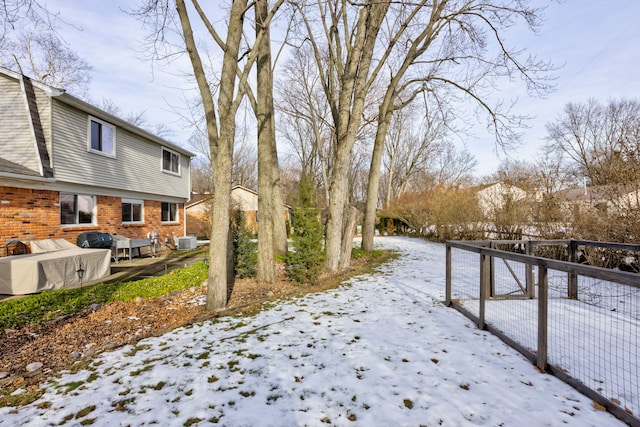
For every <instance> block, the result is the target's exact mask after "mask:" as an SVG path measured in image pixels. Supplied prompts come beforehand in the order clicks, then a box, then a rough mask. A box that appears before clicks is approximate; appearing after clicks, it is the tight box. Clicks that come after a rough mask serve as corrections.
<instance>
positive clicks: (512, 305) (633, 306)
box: [451, 241, 640, 425]
mask: <svg viewBox="0 0 640 427" xmlns="http://www.w3.org/2000/svg"><path fill="white" fill-rule="evenodd" d="M550 242H551V241H544V242H536V244H535V245H534V246H533V251H531V250H530V249H531V248H530V247H525V252H527V253H528V255H527V254H522V251H521V250H520V248H519V247H518V246H517V245H513V244H512V242H484V243H483V244H482V245H480V244H476V245H473V246H472V245H469V249H468V251H465V250H464V249H463V248H462V247H461V246H462V245H464V243H462V244H460V243H458V244H457V246H458V248H452V257H451V277H452V281H451V282H452V298H451V299H452V300H455V301H456V302H457V303H458V306H461V307H462V308H464V309H465V310H466V312H467V315H473V316H476V317H477V318H478V319H477V320H478V321H479V322H480V324H484V325H486V326H487V327H489V329H490V330H493V331H495V332H496V334H498V335H499V336H501V337H503V339H505V340H506V341H507V342H508V343H509V344H510V345H512V346H514V347H516V348H518V349H519V351H521V352H523V353H524V354H525V355H526V356H527V357H530V358H531V359H532V361H533V360H537V361H536V362H535V363H536V364H538V363H541V364H542V365H539V366H541V367H542V366H551V368H552V369H551V371H552V372H554V373H557V374H558V376H560V377H561V378H564V379H565V380H566V381H568V382H569V383H571V384H573V385H574V386H576V387H577V388H578V389H579V390H581V391H583V392H585V393H587V394H588V395H589V396H590V397H592V398H593V399H594V400H595V401H597V402H599V403H600V404H603V405H604V406H606V407H607V408H608V409H609V410H610V411H611V412H612V413H614V414H615V415H616V416H617V417H619V418H621V419H623V420H625V421H626V422H630V423H631V424H632V425H636V423H638V425H640V363H639V362H640V360H639V358H638V355H639V354H640V286H639V284H640V278H638V280H636V278H635V276H628V275H627V274H630V273H631V270H629V269H625V268H622V267H621V266H620V260H624V262H625V263H626V265H630V266H632V267H633V266H636V265H637V264H638V261H637V259H638V256H637V254H638V253H640V250H638V249H637V248H638V245H623V244H616V243H602V244H601V243H600V242H585V241H558V243H557V244H556V243H555V241H553V242H551V243H550ZM581 244H584V245H586V246H587V249H588V250H589V256H590V258H591V260H590V263H593V264H595V263H596V262H595V260H596V259H599V261H600V264H601V265H605V264H606V265H607V266H609V267H614V266H615V265H617V267H615V270H618V271H620V270H622V271H628V272H630V273H620V272H617V273H616V272H612V271H611V270H604V269H602V268H594V267H591V266H585V265H580V266H578V265H577V264H579V263H581V260H580V259H579V257H580V256H583V255H584V253H585V252H582V253H581V252H580V250H581V249H583V248H582V247H581V246H580V245H581ZM596 245H600V246H598V247H596V249H597V250H596V249H593V248H592V247H593V246H596ZM607 245H608V246H607ZM452 246H453V244H452ZM627 247H631V250H627ZM480 248H482V249H480ZM576 248H578V249H576ZM603 248H604V249H606V248H608V249H610V251H609V252H605V251H604V250H603ZM502 251H504V252H502ZM624 251H626V252H624ZM478 252H480V253H481V254H482V257H483V258H484V259H487V260H489V261H488V262H487V263H486V264H484V266H485V267H484V268H483V269H482V271H484V272H485V273H486V272H487V271H488V272H489V273H488V274H486V275H484V276H483V278H481V277H480V276H481V268H480V259H481V255H480V253H478ZM499 252H501V253H499ZM632 252H633V253H632ZM605 253H606V254H607V255H606V256H603V255H602V254H605ZM612 253H613V254H612ZM532 254H533V255H534V256H530V255H532ZM543 255H544V256H543ZM540 258H547V259H548V260H551V259H554V260H556V261H553V262H552V261H544V260H541V259H540ZM612 260H613V261H612ZM567 261H568V262H567ZM487 266H489V267H487ZM534 266H535V267H534ZM538 272H540V277H536V276H537V274H536V273H538ZM631 274H632V273H631ZM543 278H546V283H547V287H546V289H547V292H546V293H542V292H539V289H540V283H538V281H539V280H543ZM481 279H482V283H485V285H484V286H485V287H483V293H482V295H483V296H484V295H486V297H483V298H485V300H484V302H483V301H482V300H481V299H480V295H481V293H480V287H481ZM485 290H486V291H485ZM545 294H546V299H544V300H540V296H544V295H545ZM539 310H540V313H544V312H545V311H546V312H547V317H546V320H547V322H544V319H539V317H538V315H539ZM540 321H541V322H540ZM538 328H540V330H538ZM538 345H540V348H538ZM545 349H546V351H545ZM545 363H546V365H545Z"/></svg>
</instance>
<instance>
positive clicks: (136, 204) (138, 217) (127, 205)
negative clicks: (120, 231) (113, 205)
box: [122, 199, 144, 224]
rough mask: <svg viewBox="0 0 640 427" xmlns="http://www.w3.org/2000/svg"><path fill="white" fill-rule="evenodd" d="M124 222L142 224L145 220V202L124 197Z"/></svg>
mask: <svg viewBox="0 0 640 427" xmlns="http://www.w3.org/2000/svg"><path fill="white" fill-rule="evenodd" d="M122 222H124V223H129V224H142V223H143V222H144V202H143V201H142V200H129V199H122Z"/></svg>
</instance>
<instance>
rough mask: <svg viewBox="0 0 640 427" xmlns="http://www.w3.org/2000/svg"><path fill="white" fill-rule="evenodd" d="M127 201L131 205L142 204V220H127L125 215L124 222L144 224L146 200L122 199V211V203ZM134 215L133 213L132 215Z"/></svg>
mask: <svg viewBox="0 0 640 427" xmlns="http://www.w3.org/2000/svg"><path fill="white" fill-rule="evenodd" d="M125 203H127V204H130V205H140V221H125V220H124V215H123V217H122V223H123V224H144V200H140V199H122V204H121V205H120V210H121V211H122V205H124V204H125ZM132 216H133V215H132Z"/></svg>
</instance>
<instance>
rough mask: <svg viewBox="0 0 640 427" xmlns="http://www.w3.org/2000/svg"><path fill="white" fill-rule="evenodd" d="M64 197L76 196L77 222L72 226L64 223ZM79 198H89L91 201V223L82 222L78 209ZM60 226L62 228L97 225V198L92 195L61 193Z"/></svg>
mask: <svg viewBox="0 0 640 427" xmlns="http://www.w3.org/2000/svg"><path fill="white" fill-rule="evenodd" d="M62 196H74V209H75V211H76V212H75V222H73V223H70V224H63V223H62V208H63V203H62ZM78 196H82V197H88V198H89V199H90V200H91V222H82V223H81V222H80V212H79V209H78ZM59 199H60V226H61V227H91V226H95V225H97V221H96V207H97V204H96V196H93V195H90V194H77V193H60V195H59Z"/></svg>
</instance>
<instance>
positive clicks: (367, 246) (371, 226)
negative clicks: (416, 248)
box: [361, 105, 391, 252]
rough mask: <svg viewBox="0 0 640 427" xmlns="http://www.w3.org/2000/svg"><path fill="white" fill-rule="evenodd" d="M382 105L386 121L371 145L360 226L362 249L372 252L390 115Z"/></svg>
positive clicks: (382, 112)
mask: <svg viewBox="0 0 640 427" xmlns="http://www.w3.org/2000/svg"><path fill="white" fill-rule="evenodd" d="M382 110H383V107H382V105H381V106H380V112H379V114H383V115H384V116H383V117H385V118H386V120H382V121H380V122H379V124H378V129H377V130H376V139H375V142H374V144H373V154H372V155H371V166H370V168H369V181H368V182H367V201H366V205H365V211H364V224H363V226H362V245H361V246H362V249H363V250H365V251H369V252H370V251H373V236H374V234H375V227H376V210H377V208H378V192H379V189H380V167H381V166H382V155H383V153H384V143H385V139H386V135H387V130H388V129H389V119H390V116H391V114H390V113H385V112H384V111H382Z"/></svg>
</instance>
